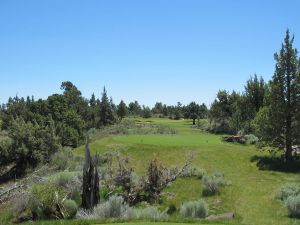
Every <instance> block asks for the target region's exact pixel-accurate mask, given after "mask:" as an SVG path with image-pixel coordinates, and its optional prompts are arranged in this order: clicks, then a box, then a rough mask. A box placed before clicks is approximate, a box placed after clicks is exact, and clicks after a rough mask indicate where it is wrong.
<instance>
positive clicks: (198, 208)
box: [180, 199, 209, 218]
mask: <svg viewBox="0 0 300 225" xmlns="http://www.w3.org/2000/svg"><path fill="white" fill-rule="evenodd" d="M208 210H209V209H208V205H207V203H206V202H205V201H204V200H203V199H200V200H199V201H191V202H186V203H183V204H182V206H181V208H180V215H181V216H182V217H184V218H205V217H206V216H207V215H208Z"/></svg>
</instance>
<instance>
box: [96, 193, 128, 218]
mask: <svg viewBox="0 0 300 225" xmlns="http://www.w3.org/2000/svg"><path fill="white" fill-rule="evenodd" d="M128 208H129V206H128V205H127V204H126V203H125V202H124V199H123V198H122V197H121V196H117V195H114V196H111V197H110V198H109V200H108V201H107V202H105V203H102V204H100V205H98V206H97V207H95V208H94V212H93V215H94V218H99V219H100V218H122V217H124V215H125V213H126V211H127V210H128Z"/></svg>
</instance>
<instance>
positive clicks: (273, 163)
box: [250, 155, 300, 173]
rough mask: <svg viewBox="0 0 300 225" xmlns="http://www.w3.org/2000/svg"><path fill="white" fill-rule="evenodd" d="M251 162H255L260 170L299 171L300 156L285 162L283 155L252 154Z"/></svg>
mask: <svg viewBox="0 0 300 225" xmlns="http://www.w3.org/2000/svg"><path fill="white" fill-rule="evenodd" d="M250 161H251V162H256V165H257V167H258V168H259V169H260V170H270V171H278V172H290V173H296V172H300V158H299V157H297V158H294V160H293V161H291V162H288V163H287V162H286V161H285V160H284V157H282V156H281V157H278V156H258V155H255V156H252V157H251V160H250Z"/></svg>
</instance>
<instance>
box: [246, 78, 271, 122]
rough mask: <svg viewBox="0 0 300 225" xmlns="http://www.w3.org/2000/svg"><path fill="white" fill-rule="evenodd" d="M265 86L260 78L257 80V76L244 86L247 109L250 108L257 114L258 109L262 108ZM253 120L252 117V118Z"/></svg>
mask: <svg viewBox="0 0 300 225" xmlns="http://www.w3.org/2000/svg"><path fill="white" fill-rule="evenodd" d="M265 90H266V84H265V81H264V79H263V78H262V77H260V79H258V77H257V75H256V74H254V77H252V76H251V77H250V79H249V80H248V81H247V84H246V86H245V95H246V98H247V101H248V103H249V105H248V108H250V107H251V109H253V111H254V113H257V112H258V111H259V109H260V107H262V106H263V102H264V95H265ZM253 118H254V116H253Z"/></svg>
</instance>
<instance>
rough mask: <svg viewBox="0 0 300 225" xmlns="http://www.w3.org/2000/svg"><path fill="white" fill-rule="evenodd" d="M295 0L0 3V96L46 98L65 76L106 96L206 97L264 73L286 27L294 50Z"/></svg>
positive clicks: (148, 100)
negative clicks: (290, 35) (104, 91)
mask: <svg viewBox="0 0 300 225" xmlns="http://www.w3.org/2000/svg"><path fill="white" fill-rule="evenodd" d="M299 9H300V1H297V0H290V1H271V0H269V1H267V0H265V1H263V0H260V1H259V0H252V1H238V0H236V1H233V0H228V1H225V0H223V1H221V0H219V1H215V0H206V1H204V0H203V1H201V0H194V1H193V0H181V1H179V0H169V1H167V0H159V1H158V0H157V1H156V0H151V1H150V0H145V1H140V0H136V1H133V0H126V1H124V0H119V1H116V0H107V1H104V0H94V1H92V0H90V1H77V0H64V1H63V0H43V1H40V0H36V1H33V0H26V1H23V0H19V1H18V0H15V1H12V0H1V1H0V82H1V83H0V103H4V102H6V101H7V99H8V97H9V96H15V95H16V94H18V95H19V96H27V95H34V96H35V97H36V98H40V97H41V98H45V97H46V96H48V95H49V94H52V93H58V92H60V89H59V87H60V83H61V82H62V81H65V80H70V81H72V82H73V83H74V84H75V85H76V86H77V87H78V88H79V89H80V90H81V91H82V93H83V95H84V96H85V97H90V95H91V94H92V93H93V92H95V94H96V95H97V96H100V93H101V92H102V88H103V86H104V85H105V86H106V88H107V89H108V92H109V95H111V96H112V97H113V98H114V100H115V102H119V101H120V99H124V100H125V101H126V102H127V103H128V102H130V101H132V100H138V101H139V102H140V103H143V104H146V105H153V104H154V103H155V102H156V101H162V102H164V103H167V104H176V102H177V101H181V102H182V103H184V104H186V103H189V102H190V101H193V100H195V101H197V102H199V103H201V102H205V103H207V104H209V103H211V102H212V101H213V99H214V98H215V95H216V92H217V91H218V90H219V89H227V90H232V89H236V90H239V91H241V90H242V89H243V85H244V83H245V81H246V80H247V79H248V78H249V76H250V75H251V74H254V73H257V74H258V75H262V76H263V77H264V78H265V79H266V80H268V79H270V78H271V76H272V74H273V71H274V59H273V54H274V52H276V51H278V50H279V48H280V46H281V43H282V41H283V38H284V35H285V31H286V29H287V28H289V29H290V31H291V32H292V33H293V34H295V45H296V47H300V13H299Z"/></svg>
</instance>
